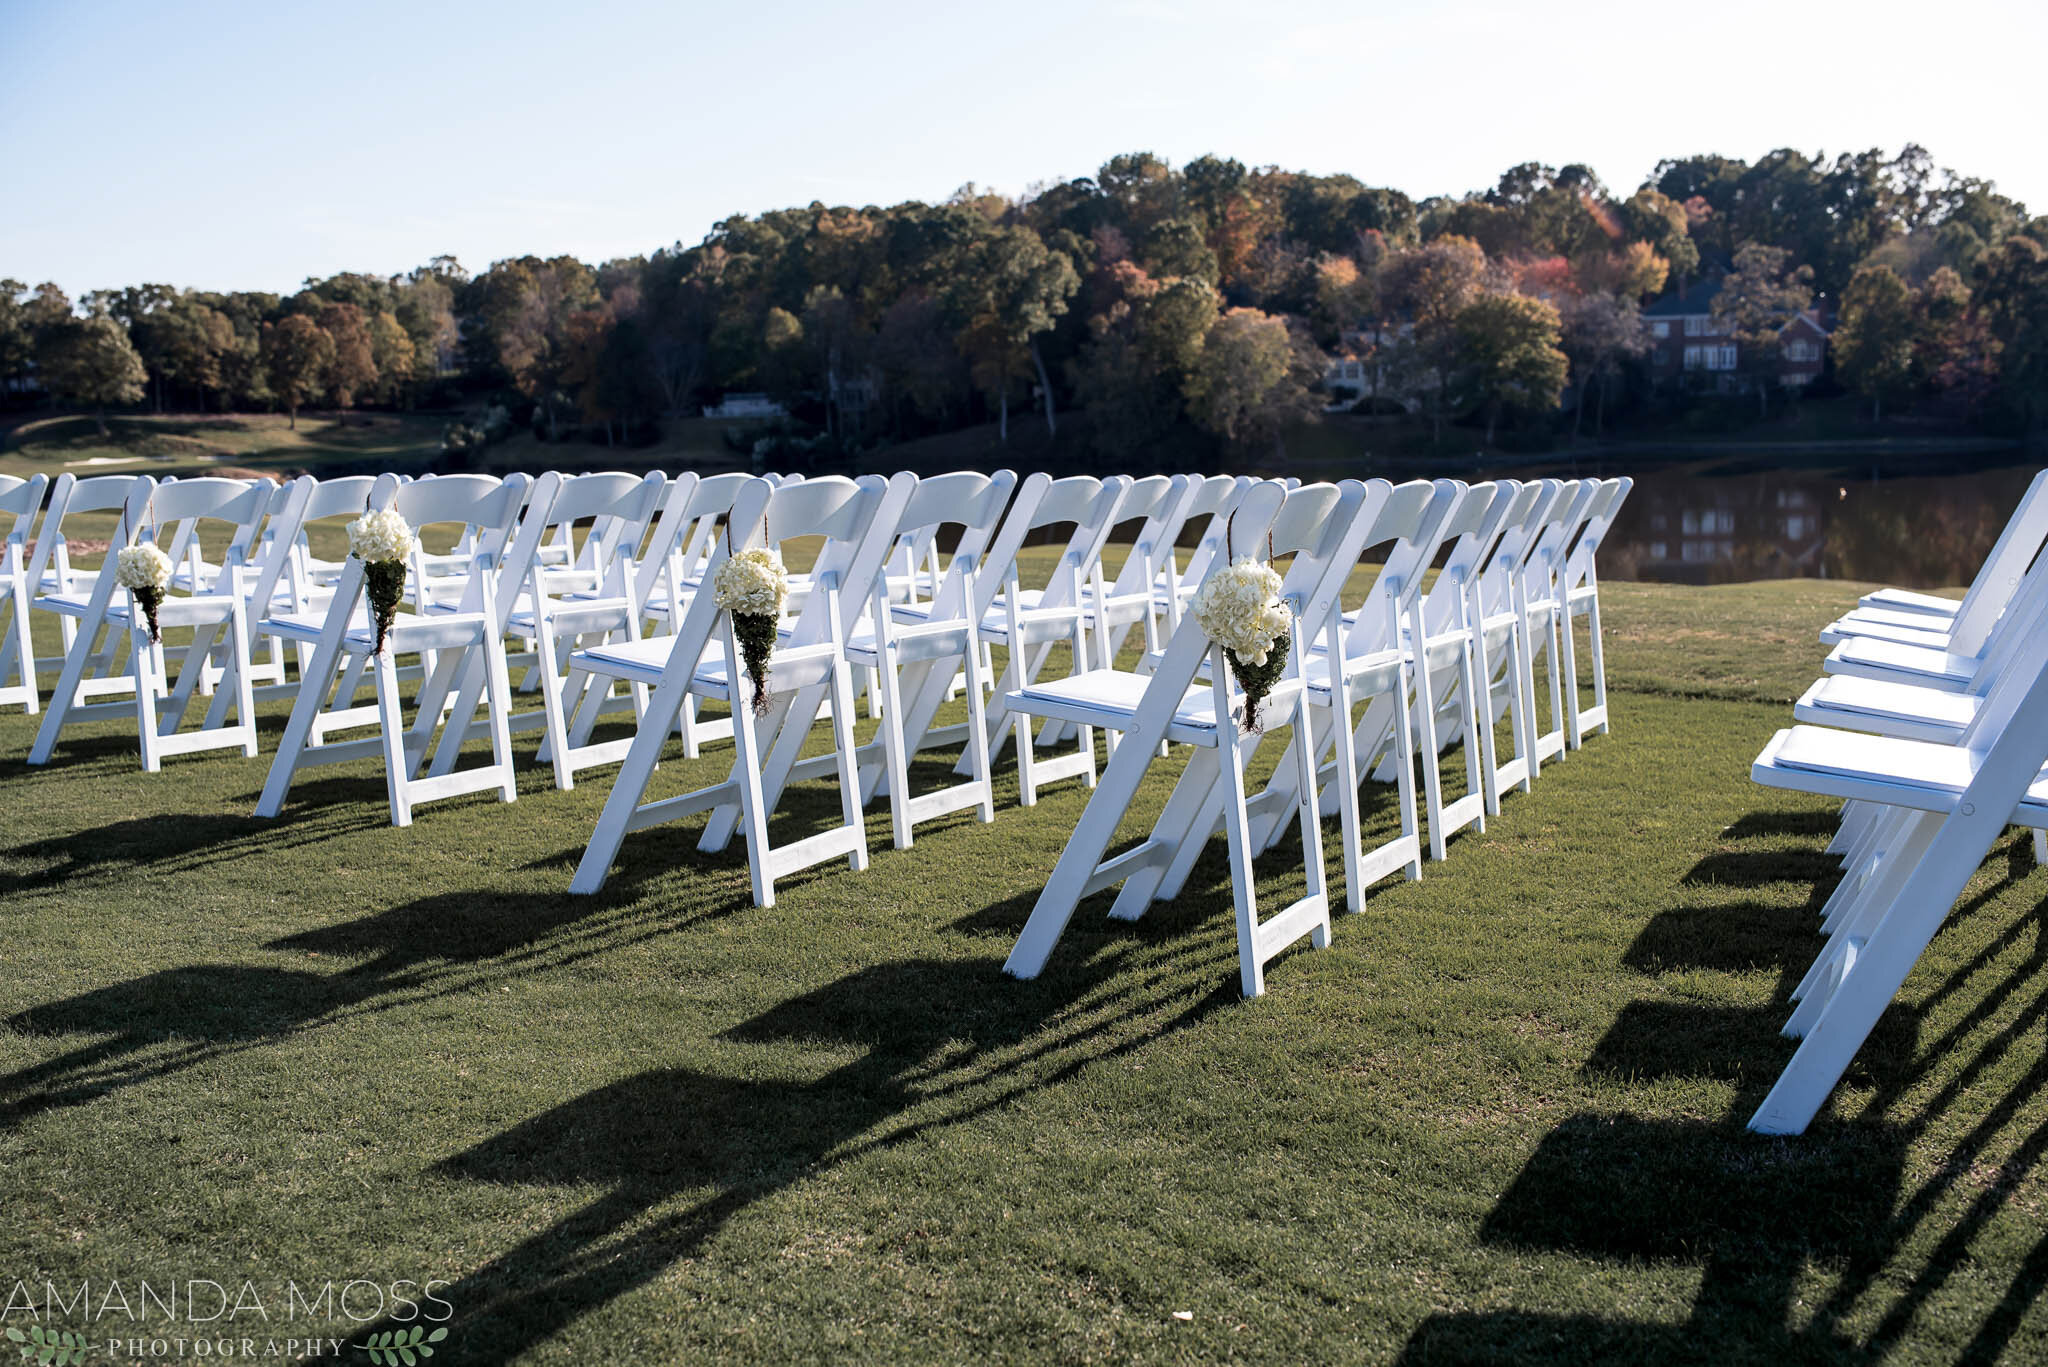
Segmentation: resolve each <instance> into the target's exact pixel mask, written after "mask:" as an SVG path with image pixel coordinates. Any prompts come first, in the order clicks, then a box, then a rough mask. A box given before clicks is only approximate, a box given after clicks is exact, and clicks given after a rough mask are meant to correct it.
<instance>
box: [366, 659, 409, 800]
mask: <svg viewBox="0 0 2048 1367" xmlns="http://www.w3.org/2000/svg"><path fill="white" fill-rule="evenodd" d="M374 668H375V671H376V679H377V724H378V730H379V732H380V734H381V738H382V740H383V743H384V793H385V796H386V797H388V798H389V799H390V801H391V824H392V825H394V826H401V827H402V826H410V825H412V798H411V795H410V794H409V793H408V792H407V791H406V789H407V786H408V785H409V784H410V783H411V782H412V766H411V765H410V764H408V763H406V756H405V713H404V711H403V709H402V708H401V707H400V705H399V693H398V670H397V668H396V667H395V666H394V665H393V664H392V663H391V652H390V651H389V650H386V651H385V652H384V653H383V654H381V655H379V656H377V659H376V664H375V666H374Z"/></svg>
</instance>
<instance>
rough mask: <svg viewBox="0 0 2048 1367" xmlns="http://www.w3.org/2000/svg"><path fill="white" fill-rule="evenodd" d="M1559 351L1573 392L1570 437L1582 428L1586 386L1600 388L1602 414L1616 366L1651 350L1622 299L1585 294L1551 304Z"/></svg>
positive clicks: (1628, 301)
mask: <svg viewBox="0 0 2048 1367" xmlns="http://www.w3.org/2000/svg"><path fill="white" fill-rule="evenodd" d="M1556 307H1557V312H1558V324H1559V335H1558V347H1559V349H1560V350H1562V351H1563V352H1564V354H1565V357H1566V359H1567V360H1569V361H1570V363H1571V381H1572V384H1573V387H1574V388H1575V389H1576V390H1577V395H1576V400H1575V402H1574V403H1573V406H1572V436H1573V437H1574V438H1576V437H1577V436H1578V435H1579V432H1580V430H1581V428H1582V427H1583V425H1584V421H1585V416H1586V397H1587V390H1588V387H1589V386H1590V385H1591V383H1592V382H1593V381H1594V380H1596V379H1597V380H1599V381H1600V385H1601V409H1602V413H1603V415H1604V413H1605V409H1606V385H1607V379H1608V377H1609V376H1610V375H1612V374H1613V373H1614V372H1615V370H1616V369H1617V368H1619V367H1620V365H1621V363H1622V362H1623V361H1625V360H1627V359H1628V358H1630V357H1632V356H1640V355H1642V354H1643V353H1644V352H1645V351H1647V350H1649V347H1650V335H1649V330H1648V329H1647V328H1646V327H1644V325H1643V315H1642V311H1641V310H1640V309H1639V308H1638V307H1637V306H1636V301H1635V300H1634V299H1633V298H1631V297H1629V296H1626V295H1616V294H1609V293H1606V292H1604V291H1597V290H1596V291H1590V292H1587V293H1584V294H1577V295H1572V296H1569V297H1567V298H1563V299H1560V300H1558V301H1557V303H1556Z"/></svg>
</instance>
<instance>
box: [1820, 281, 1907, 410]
mask: <svg viewBox="0 0 2048 1367" xmlns="http://www.w3.org/2000/svg"><path fill="white" fill-rule="evenodd" d="M1833 346H1834V350H1835V371H1836V373H1837V374H1839V375H1840V376H1841V377H1842V382H1843V383H1844V384H1846V385H1848V386H1849V387H1850V388H1851V389H1854V390H1855V391H1856V392H1857V393H1859V394H1862V395H1864V396H1866V397H1867V398H1868V399H1869V400H1870V416H1871V417H1872V418H1873V419H1874V418H1878V417H1881V416H1883V412H1884V396H1885V395H1886V394H1891V393H1897V392H1898V391H1899V390H1900V389H1902V388H1903V387H1904V386H1905V384H1906V380H1907V377H1908V376H1909V375H1910V374H1911V372H1912V367H1913V294H1912V291H1911V290H1909V289H1907V288H1906V282H1905V281H1903V280H1901V279H1899V277H1898V276H1897V275H1895V274H1893V272H1892V268H1891V267H1890V266H1870V265H1866V266H1860V267H1858V268H1857V271H1856V274H1855V275H1854V276H1852V277H1851V278H1850V280H1849V287H1848V288H1847V289H1845V290H1843V291H1842V304H1841V319H1840V321H1839V322H1838V323H1837V324H1836V325H1835V335H1834V338H1833Z"/></svg>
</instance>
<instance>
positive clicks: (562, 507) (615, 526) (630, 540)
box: [521, 471, 668, 593]
mask: <svg viewBox="0 0 2048 1367" xmlns="http://www.w3.org/2000/svg"><path fill="white" fill-rule="evenodd" d="M667 485H668V477H667V476H666V475H663V474H661V473H659V472H655V473H651V474H646V475H629V474H622V473H619V472H617V471H608V472H605V473H601V474H589V475H572V476H569V477H567V478H565V479H562V480H561V481H560V484H559V486H558V487H557V488H556V489H555V491H554V495H553V497H552V499H550V500H549V501H548V502H547V504H546V506H545V507H543V506H542V505H541V502H540V500H541V498H542V490H541V488H540V484H539V482H538V481H536V482H535V484H534V489H533V492H532V493H531V494H529V495H528V498H527V511H526V517H527V519H528V520H531V519H533V518H535V517H538V518H540V519H541V520H542V529H543V534H544V544H556V545H563V544H572V542H571V541H570V540H569V539H567V538H565V537H564V535H563V533H564V532H565V531H566V530H568V529H571V528H573V527H574V526H575V524H576V523H578V522H582V521H586V520H587V521H589V522H590V524H591V526H590V532H589V534H588V535H587V536H585V537H584V539H583V545H582V548H581V549H580V550H579V551H578V552H577V554H576V556H575V560H574V564H575V566H576V568H578V569H580V570H583V571H585V572H587V573H589V574H590V575H592V576H593V580H594V584H595V586H596V587H598V588H600V589H601V590H603V591H605V592H609V593H623V592H624V591H625V569H626V567H625V560H624V558H625V557H626V556H627V555H629V554H630V553H631V552H632V551H634V550H637V549H638V547H639V544H640V537H641V535H642V533H644V532H645V531H646V529H647V524H648V523H649V522H650V521H651V520H652V519H653V518H654V516H655V514H656V513H657V511H658V510H659V509H660V507H661V496H662V494H663V492H664V491H665V489H666V488H667ZM521 530H522V531H523V530H524V526H523V524H522V527H521ZM539 563H540V560H539V554H538V548H536V554H535V559H534V567H535V568H538V566H539ZM536 587H538V585H536Z"/></svg>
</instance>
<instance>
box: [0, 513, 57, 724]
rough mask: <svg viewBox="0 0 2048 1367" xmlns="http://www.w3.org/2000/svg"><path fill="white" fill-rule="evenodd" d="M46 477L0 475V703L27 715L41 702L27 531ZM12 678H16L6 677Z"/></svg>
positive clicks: (33, 713)
mask: <svg viewBox="0 0 2048 1367" xmlns="http://www.w3.org/2000/svg"><path fill="white" fill-rule="evenodd" d="M49 482H50V480H49V476H47V475H40V474H38V475H31V476H30V477H29V478H27V479H20V478H17V477H16V476H14V475H0V517H8V518H11V519H12V522H11V523H10V524H9V526H8V529H7V539H6V541H5V542H4V543H0V611H4V613H5V614H6V621H5V626H4V629H0V707H16V706H18V707H21V708H22V709H23V710H25V711H26V712H27V713H28V715H29V716H31V717H33V716H34V715H35V714H36V712H37V710H38V709H39V708H40V707H41V705H42V704H41V700H40V691H39V689H38V686H37V683H36V649H35V642H34V641H32V640H31V639H30V638H29V617H28V614H29V603H30V601H31V600H32V599H33V598H34V597H35V589H36V586H35V584H34V583H33V582H32V581H31V580H30V578H29V533H30V532H31V531H33V530H34V529H35V521H36V514H37V513H39V512H41V511H42V507H43V491H44V489H45V488H47V487H48V485H49ZM10 678H13V679H15V680H16V682H14V683H11V684H10V683H9V682H7V681H8V679H10Z"/></svg>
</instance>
